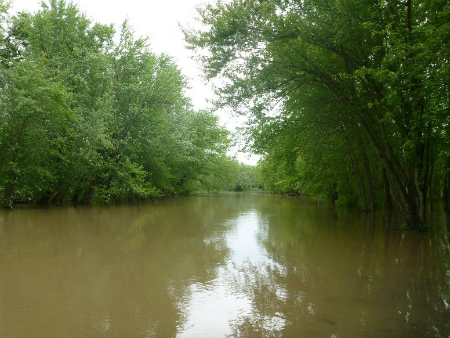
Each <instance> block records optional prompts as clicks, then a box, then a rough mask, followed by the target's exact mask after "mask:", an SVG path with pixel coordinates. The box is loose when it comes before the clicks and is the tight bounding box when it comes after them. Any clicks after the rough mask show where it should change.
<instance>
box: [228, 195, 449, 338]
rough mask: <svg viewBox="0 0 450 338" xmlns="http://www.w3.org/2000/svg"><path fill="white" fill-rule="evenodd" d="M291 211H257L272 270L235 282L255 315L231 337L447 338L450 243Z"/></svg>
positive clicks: (343, 216) (375, 221) (252, 271)
mask: <svg viewBox="0 0 450 338" xmlns="http://www.w3.org/2000/svg"><path fill="white" fill-rule="evenodd" d="M285 204H286V205H285V206H284V208H283V212H280V210H274V209H273V207H272V206H268V205H267V206H262V207H261V210H260V212H262V213H265V214H267V215H268V220H269V221H268V229H267V234H266V235H265V236H259V240H260V244H261V246H262V247H264V249H265V250H266V251H267V254H268V257H269V258H270V259H271V260H273V262H274V263H267V264H265V265H263V266H262V265H261V264H260V265H257V266H255V265H252V264H250V263H249V264H247V265H246V266H245V267H242V268H241V270H240V271H239V276H240V277H239V278H235V283H234V285H233V287H234V288H235V289H236V290H237V292H243V293H245V294H246V295H247V297H248V298H249V299H251V302H252V306H253V307H252V313H251V314H248V315H246V316H245V317H244V318H242V320H240V321H238V322H236V323H234V325H233V336H243V337H244V336H245V337H247V336H255V337H256V336H268V337H272V336H288V337H289V336H304V335H306V336H308V335H311V336H332V335H335V336H355V335H358V336H365V337H371V336H372V337H378V336H398V335H402V336H411V337H414V336H437V337H439V336H447V335H449V334H450V326H449V324H448V318H449V316H450V308H449V304H450V302H449V296H450V272H449V271H450V267H449V264H450V260H449V257H450V252H449V248H450V246H449V239H448V235H442V234H440V231H435V232H434V231H432V232H429V233H417V232H403V231H399V230H395V226H393V224H392V223H386V222H383V217H382V215H376V214H371V215H369V214H367V215H364V214H360V213H357V214H355V213H354V212H353V211H352V212H350V213H349V212H348V210H336V209H334V208H333V207H332V206H328V207H324V208H315V209H314V208H308V207H307V206H303V207H299V203H298V202H297V203H291V202H285ZM278 208H280V207H278ZM358 215H360V219H359V220H358Z"/></svg>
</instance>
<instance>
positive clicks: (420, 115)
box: [185, 0, 450, 229]
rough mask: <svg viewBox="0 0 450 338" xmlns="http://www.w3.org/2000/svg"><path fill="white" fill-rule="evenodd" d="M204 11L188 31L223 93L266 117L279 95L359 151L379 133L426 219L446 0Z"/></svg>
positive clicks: (404, 203) (409, 206)
mask: <svg viewBox="0 0 450 338" xmlns="http://www.w3.org/2000/svg"><path fill="white" fill-rule="evenodd" d="M199 14H200V17H201V20H202V22H203V24H204V27H205V29H203V30H198V31H190V32H189V31H186V32H185V34H186V39H187V41H188V42H189V43H190V44H191V46H192V48H194V49H197V50H198V52H199V54H200V57H201V60H202V63H203V64H204V69H205V72H206V74H207V76H208V77H209V78H214V77H217V76H221V77H223V78H225V79H226V80H225V81H224V83H225V85H224V86H223V87H221V88H219V90H218V92H219V94H220V97H221V99H220V102H219V104H228V105H230V106H232V107H234V108H235V109H241V110H242V109H245V110H248V111H250V112H251V114H252V117H253V118H252V121H253V122H254V123H255V124H256V125H264V124H267V116H268V115H269V114H270V113H271V107H273V106H274V104H275V103H277V102H278V106H277V107H279V109H278V111H277V112H275V113H276V114H278V115H279V118H280V119H281V120H283V121H284V120H289V119H291V117H292V115H293V114H295V116H300V117H301V119H298V120H300V121H299V122H298V123H301V124H302V125H305V124H306V123H308V122H307V121H311V120H318V121H319V122H320V123H319V125H326V124H332V125H333V128H334V129H338V130H340V133H342V139H344V141H345V140H347V141H345V142H346V143H347V147H348V146H351V147H350V148H349V149H348V151H347V153H348V154H350V155H351V154H352V152H353V153H355V154H357V152H355V149H353V148H354V147H353V145H355V144H358V143H359V144H364V145H370V148H371V151H373V152H374V153H375V154H376V156H377V158H378V160H377V161H379V162H378V163H380V164H381V166H382V168H383V170H384V172H385V174H386V177H387V179H388V182H389V190H390V192H391V194H392V197H393V200H394V201H395V203H396V206H397V208H398V210H399V211H400V212H401V215H402V217H403V219H404V221H405V223H406V224H407V225H408V226H409V227H410V228H411V229H418V228H419V227H420V226H421V224H423V222H424V221H425V211H426V196H427V193H428V187H429V182H430V177H431V171H432V168H433V164H434V163H435V161H436V156H438V154H437V149H438V148H439V145H440V144H442V136H443V133H442V132H441V130H442V128H445V126H446V122H445V121H446V119H447V116H448V109H449V95H448V84H446V82H445V80H444V78H443V77H442V74H444V73H445V74H448V63H449V59H448V49H449V48H448V29H446V28H448V22H449V16H450V10H449V4H448V2H447V1H441V0H436V1H431V2H430V1H421V0H408V1H404V2H399V1H383V2H380V1H375V0H365V1H354V0H342V1H336V2H330V1H325V0H311V1H281V0H278V1H264V0H252V1H241V0H235V1H232V2H230V3H226V4H225V3H223V2H221V1H219V2H217V3H216V4H215V5H207V6H205V7H204V8H203V9H202V10H200V12H199ZM435 41H444V43H442V44H440V45H438V44H436V43H435ZM202 53H203V54H202ZM315 97H318V98H326V102H328V104H326V105H324V104H320V105H317V106H314V105H311V102H313V101H314V100H312V99H311V98H315ZM438 102H439V103H438ZM271 114H272V115H273V114H274V113H273V110H272V113H271ZM316 117H317V118H316ZM295 119H297V118H295ZM295 119H294V120H295ZM305 128H306V127H305ZM360 140H361V141H360ZM296 146H301V145H297V144H296ZM361 154H362V155H363V156H364V154H365V151H364V150H362V153H361ZM351 156H353V155H351ZM351 156H350V157H351ZM353 157H354V159H353V162H355V158H356V157H355V156H353ZM367 158H369V157H367ZM371 163H373V162H372V161H371ZM364 168H369V167H366V166H364ZM355 169H356V167H354V170H355ZM365 171H366V174H367V173H368V172H367V170H365ZM367 178H368V177H367V175H366V179H367ZM361 189H362V186H361V187H360V190H361ZM360 194H362V192H360Z"/></svg>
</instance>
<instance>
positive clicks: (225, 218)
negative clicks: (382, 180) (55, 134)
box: [0, 194, 450, 338]
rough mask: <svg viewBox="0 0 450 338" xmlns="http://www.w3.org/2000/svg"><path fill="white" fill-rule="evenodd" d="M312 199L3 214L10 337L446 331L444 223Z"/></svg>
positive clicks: (0, 296) (3, 317)
mask: <svg viewBox="0 0 450 338" xmlns="http://www.w3.org/2000/svg"><path fill="white" fill-rule="evenodd" d="M385 218H386V215H383V214H372V215H371V214H368V215H364V214H363V213H361V212H359V211H358V210H357V209H350V208H335V207H334V206H332V205H330V204H328V203H326V202H323V201H318V200H314V199H306V198H285V197H281V196H273V195H262V194H224V195H219V196H199V197H190V198H182V199H174V200H168V201H162V202H154V203H146V204H143V205H133V206H108V207H64V208H16V209H14V210H12V211H0V337H2V338H3V337H86V336H93V337H226V336H231V337H399V336H400V337H423V336H428V337H447V336H449V335H450V245H449V235H448V228H449V226H448V220H447V219H446V216H445V214H444V213H443V212H442V211H439V210H438V212H436V213H435V215H433V217H432V219H430V223H431V224H433V227H432V230H431V231H430V232H428V233H409V232H404V231H400V230H398V229H396V228H398V225H399V223H400V222H399V221H398V220H396V219H394V220H392V221H391V222H387V221H386V220H385Z"/></svg>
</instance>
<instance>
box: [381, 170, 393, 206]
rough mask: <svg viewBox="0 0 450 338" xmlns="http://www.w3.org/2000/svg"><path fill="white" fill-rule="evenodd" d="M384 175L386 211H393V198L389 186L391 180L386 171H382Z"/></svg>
mask: <svg viewBox="0 0 450 338" xmlns="http://www.w3.org/2000/svg"><path fill="white" fill-rule="evenodd" d="M382 173H383V184H384V209H385V210H392V196H391V186H390V184H389V179H388V177H387V174H386V170H385V169H383V170H382Z"/></svg>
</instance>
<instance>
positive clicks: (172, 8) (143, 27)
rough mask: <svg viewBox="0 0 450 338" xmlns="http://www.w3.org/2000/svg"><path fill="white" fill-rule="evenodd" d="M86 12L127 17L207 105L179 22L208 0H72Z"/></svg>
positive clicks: (118, 19) (197, 104) (18, 6)
mask: <svg viewBox="0 0 450 338" xmlns="http://www.w3.org/2000/svg"><path fill="white" fill-rule="evenodd" d="M11 2H12V5H13V10H15V11H20V10H27V11H30V12H35V11H37V10H38V9H39V8H40V3H41V1H40V0H11ZM72 2H73V3H74V4H77V5H78V8H79V9H80V10H81V11H82V12H83V13H85V14H86V16H87V17H88V18H90V19H92V20H93V21H95V22H99V23H102V24H113V25H114V26H115V28H116V30H120V27H121V25H122V23H123V22H124V21H125V20H126V19H128V21H129V23H130V24H131V25H132V26H133V27H134V30H135V35H136V36H137V37H141V36H142V37H148V38H149V42H150V47H151V49H152V51H153V52H155V53H157V54H160V53H166V54H168V55H170V56H171V57H173V58H174V60H175V61H176V63H177V64H178V66H179V67H180V69H181V71H182V72H183V74H184V75H185V76H186V77H187V78H188V79H189V84H190V87H191V88H190V89H189V90H188V91H187V95H188V96H189V97H190V98H191V100H192V103H193V105H194V108H195V109H206V108H210V107H211V104H210V103H209V101H210V100H212V99H213V98H214V93H213V90H212V89H211V87H210V86H209V85H208V84H207V83H205V81H204V80H203V78H202V72H201V70H200V67H199V65H198V64H197V63H196V62H195V61H194V60H193V59H192V56H193V54H192V51H189V50H187V49H186V48H185V47H186V42H185V41H184V37H183V34H182V32H181V29H180V27H179V25H180V24H181V25H182V26H183V27H193V26H195V25H198V23H197V22H196V20H195V17H196V16H197V14H196V13H197V12H196V8H197V7H198V6H200V5H202V4H204V3H205V2H208V0H125V1H123V0H122V1H114V0H72ZM217 115H218V116H219V118H220V123H221V124H222V125H224V126H225V127H227V129H229V130H230V131H234V130H235V128H236V127H237V126H238V125H239V124H240V123H241V122H240V121H237V119H236V117H233V116H231V115H230V114H228V113H226V112H225V111H221V112H218V113H217ZM233 154H234V155H236V156H237V158H238V159H239V161H241V162H244V163H247V164H256V162H257V157H256V156H250V155H249V154H245V153H241V152H237V151H236V150H235V151H233Z"/></svg>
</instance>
